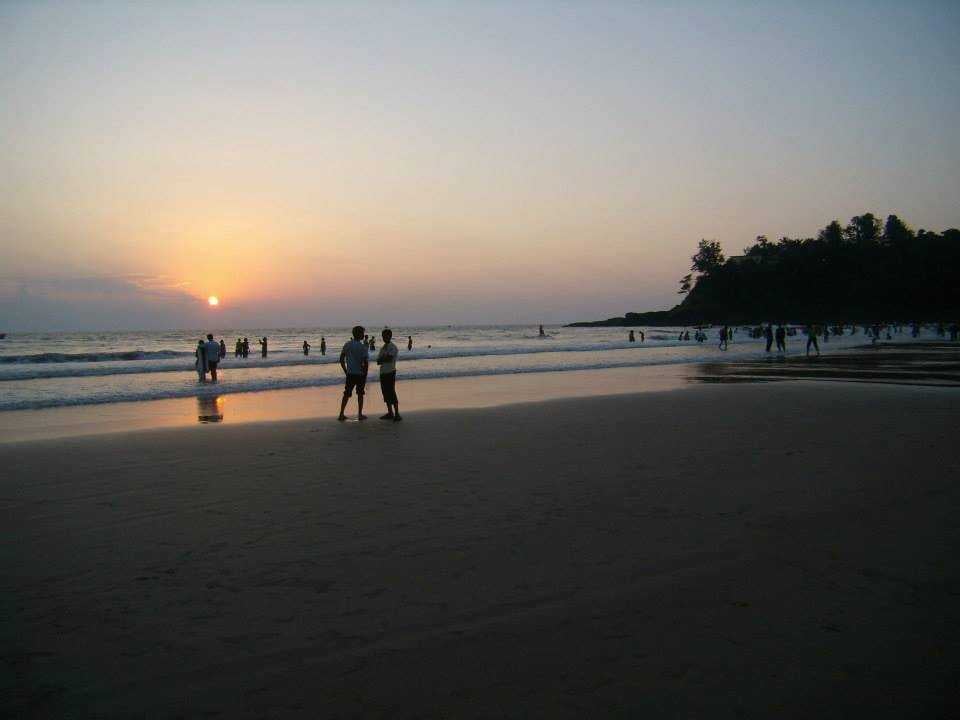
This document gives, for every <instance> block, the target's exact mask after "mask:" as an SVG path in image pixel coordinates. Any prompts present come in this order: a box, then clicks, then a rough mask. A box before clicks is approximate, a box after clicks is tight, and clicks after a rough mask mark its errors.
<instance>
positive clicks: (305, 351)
mask: <svg viewBox="0 0 960 720" xmlns="http://www.w3.org/2000/svg"><path fill="white" fill-rule="evenodd" d="M303 354H304V356H307V355H309V354H310V343H308V342H307V341H306V340H304V341H303Z"/></svg>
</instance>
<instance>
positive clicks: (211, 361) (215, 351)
mask: <svg viewBox="0 0 960 720" xmlns="http://www.w3.org/2000/svg"><path fill="white" fill-rule="evenodd" d="M203 347H204V350H206V351H207V367H208V368H209V370H210V379H211V380H212V381H213V382H216V381H217V365H219V364H220V343H218V342H217V341H216V340H214V339H213V333H207V341H206V342H205V343H204V344H203Z"/></svg>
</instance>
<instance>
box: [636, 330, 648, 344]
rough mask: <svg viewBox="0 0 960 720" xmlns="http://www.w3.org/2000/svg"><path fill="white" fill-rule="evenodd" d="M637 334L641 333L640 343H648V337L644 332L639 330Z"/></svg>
mask: <svg viewBox="0 0 960 720" xmlns="http://www.w3.org/2000/svg"><path fill="white" fill-rule="evenodd" d="M637 332H639V333H640V342H646V341H647V336H646V335H644V333H643V330H638V331H637Z"/></svg>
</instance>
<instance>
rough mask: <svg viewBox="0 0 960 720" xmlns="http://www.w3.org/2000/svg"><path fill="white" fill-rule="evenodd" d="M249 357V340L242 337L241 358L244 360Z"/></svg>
mask: <svg viewBox="0 0 960 720" xmlns="http://www.w3.org/2000/svg"><path fill="white" fill-rule="evenodd" d="M248 357H250V340H249V338H244V339H243V358H244V360H246V359H247V358H248Z"/></svg>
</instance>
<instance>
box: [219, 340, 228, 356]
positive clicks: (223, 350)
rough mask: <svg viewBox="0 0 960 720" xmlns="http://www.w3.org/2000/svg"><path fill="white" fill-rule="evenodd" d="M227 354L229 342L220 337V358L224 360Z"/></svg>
mask: <svg viewBox="0 0 960 720" xmlns="http://www.w3.org/2000/svg"><path fill="white" fill-rule="evenodd" d="M226 356H227V344H226V343H225V342H224V341H223V338H220V359H221V360H223V359H224V358H225V357H226Z"/></svg>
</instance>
